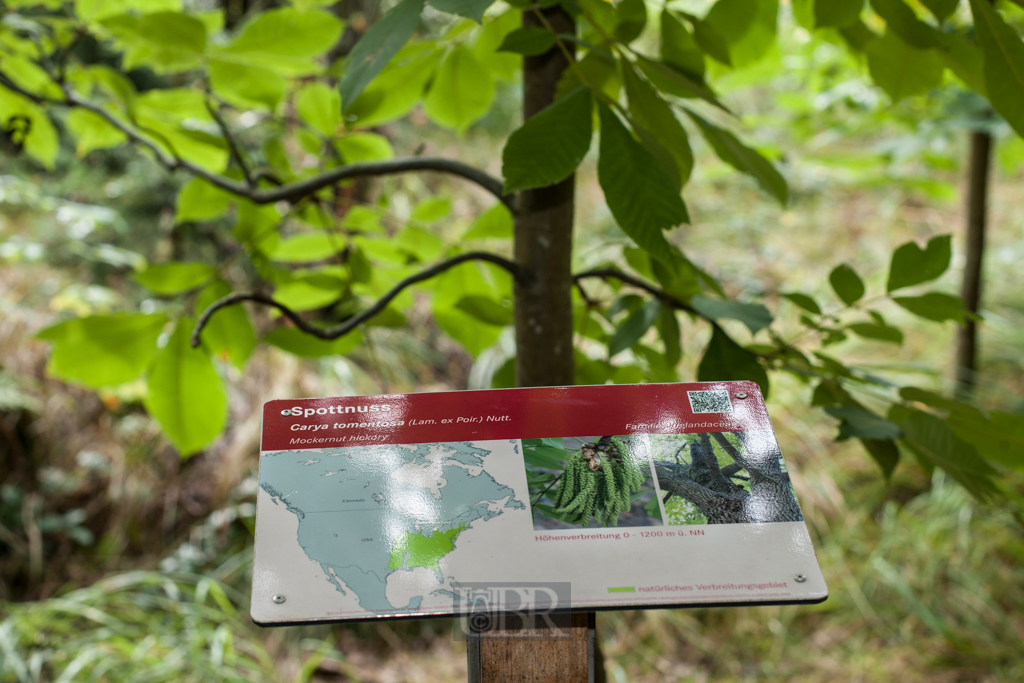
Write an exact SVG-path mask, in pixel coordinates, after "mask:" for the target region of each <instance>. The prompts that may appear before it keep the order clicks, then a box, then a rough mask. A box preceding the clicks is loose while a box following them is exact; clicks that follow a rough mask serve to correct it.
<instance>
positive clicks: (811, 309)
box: [779, 292, 821, 315]
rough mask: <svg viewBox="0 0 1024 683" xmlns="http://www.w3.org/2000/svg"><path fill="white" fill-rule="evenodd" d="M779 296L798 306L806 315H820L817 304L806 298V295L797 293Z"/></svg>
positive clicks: (819, 308)
mask: <svg viewBox="0 0 1024 683" xmlns="http://www.w3.org/2000/svg"><path fill="white" fill-rule="evenodd" d="M779 296H781V297H783V298H784V299H788V300H789V301H791V302H792V303H793V304H795V305H796V306H799V307H800V308H802V309H804V310H805V311H807V312H808V313H813V314H815V315H821V307H820V306H818V302H817V301H815V300H814V299H812V298H811V297H809V296H807V295H806V294H800V293H799V292H789V293H783V294H780V295H779Z"/></svg>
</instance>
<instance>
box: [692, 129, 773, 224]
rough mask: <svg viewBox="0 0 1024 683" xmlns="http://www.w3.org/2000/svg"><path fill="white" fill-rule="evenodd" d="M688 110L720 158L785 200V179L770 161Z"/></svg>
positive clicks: (769, 192) (733, 136)
mask: <svg viewBox="0 0 1024 683" xmlns="http://www.w3.org/2000/svg"><path fill="white" fill-rule="evenodd" d="M686 113H687V114H689V116H690V118H691V119H693V120H694V122H696V124H697V125H698V126H699V127H700V130H701V133H703V134H704V139H705V140H707V141H708V144H709V145H711V148H712V149H713V150H715V154H717V155H718V158H719V159H721V160H722V161H724V162H725V163H727V164H729V165H730V166H732V167H733V168H735V169H736V170H737V171H740V172H742V173H746V174H748V175H750V176H752V177H753V178H754V180H756V181H757V183H758V185H760V186H761V189H763V190H764V191H765V192H767V193H768V194H770V195H772V196H773V197H775V198H776V199H777V200H779V202H780V203H781V204H785V203H786V199H787V198H788V194H789V189H788V187H787V186H786V180H785V178H783V177H782V175H781V174H780V173H779V172H778V171H777V170H776V169H775V167H774V166H773V165H772V164H771V162H770V161H768V160H767V159H765V158H764V157H763V156H761V155H760V154H759V153H758V152H757V151H755V150H753V149H751V148H750V147H747V146H746V145H744V144H743V143H742V142H740V141H739V139H737V138H736V136H735V135H733V134H732V133H730V132H729V131H727V130H724V129H722V128H719V127H718V126H715V125H713V124H712V123H710V122H709V121H707V120H705V119H704V118H703V117H701V116H698V115H697V114H696V113H694V112H692V111H690V110H689V109H687V110H686Z"/></svg>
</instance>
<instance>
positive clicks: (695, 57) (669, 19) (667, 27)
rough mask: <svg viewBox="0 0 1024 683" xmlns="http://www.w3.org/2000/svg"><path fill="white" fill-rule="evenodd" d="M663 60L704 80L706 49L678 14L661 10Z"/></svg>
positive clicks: (692, 76) (691, 75) (695, 77)
mask: <svg viewBox="0 0 1024 683" xmlns="http://www.w3.org/2000/svg"><path fill="white" fill-rule="evenodd" d="M661 61H663V62H664V63H665V64H668V65H669V66H671V67H672V68H674V69H678V70H679V71H681V72H683V73H684V74H686V75H688V76H690V77H691V78H694V79H696V80H698V81H703V80H704V70H705V66H704V51H703V50H702V49H701V48H700V46H699V45H698V44H697V40H696V38H694V37H693V35H692V34H691V33H690V32H689V31H688V30H687V28H686V26H685V25H683V22H682V21H680V19H679V17H678V15H677V14H676V13H675V12H673V11H671V10H669V9H668V8H665V9H664V10H662V12H661Z"/></svg>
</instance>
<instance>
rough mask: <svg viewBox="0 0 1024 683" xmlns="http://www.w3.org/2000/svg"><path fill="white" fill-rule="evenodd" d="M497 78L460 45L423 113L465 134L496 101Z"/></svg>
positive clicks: (440, 73) (441, 72)
mask: <svg viewBox="0 0 1024 683" xmlns="http://www.w3.org/2000/svg"><path fill="white" fill-rule="evenodd" d="M494 94H495V87H494V79H493V78H491V74H490V73H489V72H488V71H487V69H485V68H484V67H483V66H481V65H480V62H478V61H476V57H474V56H473V53H472V51H470V49H469V48H468V47H466V46H464V45H457V46H456V47H455V48H453V49H452V51H451V52H449V53H448V56H447V57H446V58H445V60H444V61H443V62H442V63H441V66H440V68H439V69H438V70H437V74H436V75H435V76H434V83H433V85H431V86H430V92H428V93H427V96H426V98H424V100H423V110H424V111H425V112H426V113H427V116H429V117H430V118H431V119H432V120H433V121H434V122H435V123H437V124H439V125H441V126H444V127H445V128H450V129H451V130H454V131H455V132H456V133H458V134H460V135H461V134H462V133H464V132H465V131H466V129H467V128H469V125H470V124H471V123H473V122H474V121H476V120H477V119H479V118H481V117H482V116H483V115H484V114H486V113H487V112H488V110H489V109H490V108H491V103H492V102H494Z"/></svg>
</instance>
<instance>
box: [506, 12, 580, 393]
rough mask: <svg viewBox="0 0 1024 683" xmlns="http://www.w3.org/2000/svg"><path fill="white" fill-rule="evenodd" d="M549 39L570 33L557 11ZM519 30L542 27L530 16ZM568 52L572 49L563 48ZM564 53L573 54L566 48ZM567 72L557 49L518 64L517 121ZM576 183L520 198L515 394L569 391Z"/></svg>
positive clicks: (550, 96) (572, 28)
mask: <svg viewBox="0 0 1024 683" xmlns="http://www.w3.org/2000/svg"><path fill="white" fill-rule="evenodd" d="M544 17H545V19H546V20H547V22H548V23H550V24H551V26H552V27H553V28H554V29H555V32H556V33H569V34H574V33H575V32H576V25H575V22H574V21H573V19H572V17H571V16H569V14H568V13H567V12H566V11H565V10H563V9H561V8H560V7H555V8H551V9H548V10H544ZM523 26H526V27H531V26H543V24H542V22H541V21H540V19H539V18H538V17H537V16H536V15H535V14H534V13H533V12H530V11H527V12H524V13H523ZM570 45H571V44H570ZM570 49H572V48H571V47H570ZM568 67H569V60H568V59H567V58H566V55H565V54H564V53H563V52H562V51H561V50H559V49H558V48H557V47H555V48H553V49H551V50H549V51H548V52H546V53H544V54H542V55H537V56H535V57H524V58H523V118H524V119H528V118H530V117H531V116H533V115H534V114H536V113H537V112H539V111H541V110H542V109H544V108H545V107H547V106H548V105H550V104H551V103H552V102H554V101H555V88H556V86H557V85H558V81H559V80H560V79H561V77H562V74H563V73H565V70H566V69H567V68H568ZM575 187H576V177H575V175H572V176H569V177H568V178H566V179H565V180H563V181H562V182H560V183H559V184H557V185H554V186H552V187H544V188H540V189H536V190H525V191H523V192H520V193H519V196H518V200H517V206H516V209H517V216H516V221H515V260H516V262H517V263H519V264H520V265H522V266H524V267H525V268H526V270H527V273H528V274H529V281H528V282H524V283H519V284H517V285H516V287H515V323H516V350H517V351H516V353H517V355H516V383H517V385H518V386H521V387H537V386H554V385H566V384H573V383H574V382H575V371H574V367H573V346H572V271H571V257H572V222H573V196H574V192H575Z"/></svg>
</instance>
